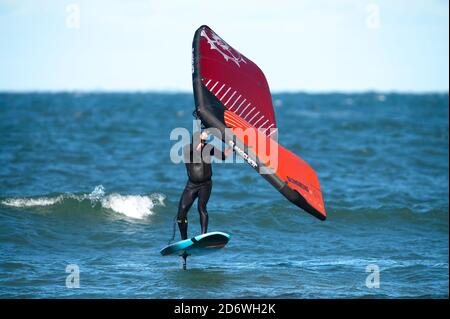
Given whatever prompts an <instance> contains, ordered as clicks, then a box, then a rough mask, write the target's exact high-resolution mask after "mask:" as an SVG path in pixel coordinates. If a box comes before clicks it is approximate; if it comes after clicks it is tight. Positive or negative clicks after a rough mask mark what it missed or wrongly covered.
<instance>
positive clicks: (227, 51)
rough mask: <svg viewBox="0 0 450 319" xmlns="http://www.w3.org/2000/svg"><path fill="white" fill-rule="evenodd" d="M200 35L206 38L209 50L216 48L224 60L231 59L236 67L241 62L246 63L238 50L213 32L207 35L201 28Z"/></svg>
mask: <svg viewBox="0 0 450 319" xmlns="http://www.w3.org/2000/svg"><path fill="white" fill-rule="evenodd" d="M200 35H201V36H202V37H205V38H206V40H207V41H208V43H209V45H210V46H211V50H217V51H219V53H220V54H222V56H223V58H224V59H225V61H227V62H228V61H229V60H231V61H233V62H234V63H236V65H237V66H238V67H240V65H239V63H241V62H243V63H247V62H246V61H245V60H244V58H243V57H242V56H241V54H240V53H239V52H237V51H236V50H235V49H233V48H232V47H230V46H229V45H228V44H227V43H226V42H225V41H223V40H222V39H221V38H220V37H219V36H218V35H217V34H215V33H214V32H211V34H210V35H208V34H207V33H206V31H205V30H202V32H201V33H200Z"/></svg>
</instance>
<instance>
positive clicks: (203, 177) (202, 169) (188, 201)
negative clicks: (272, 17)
mask: <svg viewBox="0 0 450 319" xmlns="http://www.w3.org/2000/svg"><path fill="white" fill-rule="evenodd" d="M208 136H209V133H208V131H202V132H201V133H200V134H198V133H196V134H194V137H193V139H192V143H191V144H187V145H185V146H184V148H183V155H184V156H183V158H184V163H185V164H186V170H187V174H188V182H187V184H186V187H185V188H184V191H183V193H182V195H181V198H180V203H179V206H178V216H177V221H178V227H179V229H180V235H181V239H187V228H188V221H187V213H188V211H189V209H190V208H191V206H192V204H193V203H194V201H195V199H196V198H198V212H199V214H200V225H201V231H202V234H205V233H206V232H207V231H208V211H207V210H206V204H207V203H208V200H209V196H210V194H211V188H212V181H211V177H212V167H211V156H214V157H216V158H218V159H221V160H225V158H227V157H228V155H229V154H230V152H231V150H232V149H231V148H227V149H226V150H225V152H222V151H220V150H218V149H217V148H215V147H214V146H213V145H211V144H207V143H206V139H207V138H208ZM183 258H184V259H185V258H186V257H185V256H183Z"/></svg>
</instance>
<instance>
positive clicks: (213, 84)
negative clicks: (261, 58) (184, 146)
mask: <svg viewBox="0 0 450 319" xmlns="http://www.w3.org/2000/svg"><path fill="white" fill-rule="evenodd" d="M192 64H193V65H192V72H193V86H194V97H195V102H196V111H197V114H198V116H199V117H200V119H201V121H202V123H203V124H204V125H205V126H206V127H214V128H217V129H219V130H220V131H221V132H222V135H221V136H220V137H221V138H222V140H223V141H224V142H225V143H226V144H228V145H230V146H233V148H234V150H235V151H236V152H237V153H238V154H240V155H241V156H242V157H243V158H244V159H246V161H247V162H248V163H249V164H250V165H251V166H252V167H253V168H255V169H256V170H257V172H258V173H260V175H261V176H262V177H264V178H265V179H266V180H267V181H269V183H270V184H272V186H274V187H275V188H276V189H277V190H278V191H279V192H280V193H281V194H283V195H284V196H285V197H286V198H287V199H288V200H289V201H291V202H292V203H294V204H295V205H297V206H298V207H300V208H302V209H304V210H305V211H307V212H309V213H310V214H312V215H313V216H315V217H317V218H319V219H321V220H325V218H326V211H325V207H324V203H323V198H322V192H321V190H320V184H319V180H318V178H317V174H316V172H315V171H314V170H313V169H312V168H311V167H310V166H309V165H308V163H306V162H305V161H304V160H302V159H301V158H299V157H298V156H296V155H295V154H293V153H292V152H290V151H289V150H287V149H285V148H284V147H282V146H281V145H279V144H278V143H277V142H276V139H275V138H274V137H275V134H276V131H277V129H276V127H277V125H276V122H275V114H274V109H273V105H272V97H271V94H270V90H269V85H268V84H267V80H266V78H265V76H264V74H263V72H262V71H261V69H260V68H259V67H258V66H257V65H256V64H255V63H253V62H252V61H251V60H250V59H249V58H247V57H246V56H244V55H243V54H241V53H240V52H238V51H237V50H236V49H234V48H233V47H232V46H230V45H229V44H228V43H226V42H225V41H224V40H223V39H222V38H221V37H219V36H218V35H217V34H216V33H214V31H212V30H211V29H210V28H209V27H207V26H201V27H200V28H199V29H198V30H197V31H196V33H195V36H194V41H193V59H192ZM226 128H229V129H231V131H232V132H233V136H232V137H227V135H226V134H224V131H225V129H226ZM246 128H250V129H253V130H254V131H255V132H256V139H249V138H247V137H246V136H245V134H243V133H242V129H246ZM260 142H262V143H263V144H264V143H265V144H266V145H269V144H270V145H271V147H275V148H276V150H277V154H278V157H277V163H276V165H274V163H272V162H270V161H267V159H266V158H265V156H264V155H265V154H264V152H265V150H264V148H262V147H261V144H259V143H260ZM267 170H269V171H270V174H267ZM263 171H264V172H265V173H263V174H261V172H263Z"/></svg>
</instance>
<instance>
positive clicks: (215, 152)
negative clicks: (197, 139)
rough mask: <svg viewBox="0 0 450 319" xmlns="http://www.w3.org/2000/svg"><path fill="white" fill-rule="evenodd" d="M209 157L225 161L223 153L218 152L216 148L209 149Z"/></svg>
mask: <svg viewBox="0 0 450 319" xmlns="http://www.w3.org/2000/svg"><path fill="white" fill-rule="evenodd" d="M209 154H210V155H211V156H214V157H215V158H217V159H220V160H222V161H224V160H225V159H226V156H225V153H224V152H222V151H221V150H219V149H218V148H217V147H214V146H213V147H211V151H210V153H209Z"/></svg>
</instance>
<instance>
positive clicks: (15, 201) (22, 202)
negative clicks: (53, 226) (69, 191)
mask: <svg viewBox="0 0 450 319" xmlns="http://www.w3.org/2000/svg"><path fill="white" fill-rule="evenodd" d="M62 200H63V196H62V195H59V196H56V197H38V198H8V199H5V200H3V201H2V202H1V203H2V204H3V205H6V206H13V207H33V206H50V205H54V204H56V203H59V202H61V201H62Z"/></svg>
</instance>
